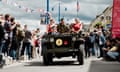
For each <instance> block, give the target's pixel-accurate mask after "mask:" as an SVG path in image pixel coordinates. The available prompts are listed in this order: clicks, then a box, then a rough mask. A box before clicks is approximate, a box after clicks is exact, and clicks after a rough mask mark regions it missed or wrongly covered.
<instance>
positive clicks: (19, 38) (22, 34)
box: [17, 28, 25, 41]
mask: <svg viewBox="0 0 120 72" xmlns="http://www.w3.org/2000/svg"><path fill="white" fill-rule="evenodd" d="M24 37H25V32H24V31H23V30H22V29H20V28H17V38H18V40H20V41H21V40H23V38H24Z"/></svg>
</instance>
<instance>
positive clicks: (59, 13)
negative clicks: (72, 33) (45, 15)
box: [52, 0, 67, 23]
mask: <svg viewBox="0 0 120 72" xmlns="http://www.w3.org/2000/svg"><path fill="white" fill-rule="evenodd" d="M57 5H58V22H59V23H60V19H61V2H60V0H59V1H58V3H57ZM53 10H54V7H52V11H53ZM64 10H65V11H67V8H66V7H65V9H64Z"/></svg>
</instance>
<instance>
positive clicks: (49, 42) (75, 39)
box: [41, 33, 84, 65]
mask: <svg viewBox="0 0 120 72" xmlns="http://www.w3.org/2000/svg"><path fill="white" fill-rule="evenodd" d="M82 42H83V41H82V40H81V39H80V37H79V35H78V34H71V33H67V34H50V35H47V34H46V35H44V36H43V38H42V50H41V51H42V52H41V53H42V54H41V55H42V56H43V64H44V65H49V64H52V63H53V58H55V57H56V58H61V57H69V56H72V58H77V61H78V62H79V65H83V63H84V60H83V52H82V50H81V49H80V44H81V43H82Z"/></svg>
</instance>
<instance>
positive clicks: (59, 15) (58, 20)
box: [58, 0, 60, 23]
mask: <svg viewBox="0 0 120 72" xmlns="http://www.w3.org/2000/svg"><path fill="white" fill-rule="evenodd" d="M58 22H59V23H60V0H59V6H58Z"/></svg>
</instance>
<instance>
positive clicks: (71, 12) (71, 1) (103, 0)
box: [0, 0, 113, 28]
mask: <svg viewBox="0 0 120 72" xmlns="http://www.w3.org/2000/svg"><path fill="white" fill-rule="evenodd" d="M0 1H1V0H0ZM7 1H8V0H7ZM49 1H50V4H49V5H50V8H49V11H50V14H51V15H52V17H53V18H54V19H55V20H56V21H58V3H59V2H60V5H61V12H60V13H61V18H62V17H64V19H66V21H68V20H69V21H72V20H73V19H74V18H76V17H77V12H76V6H77V0H49ZM9 2H12V3H15V2H17V3H18V4H19V5H21V6H24V7H26V8H31V9H33V10H36V9H38V8H40V9H42V10H44V11H46V4H47V0H9ZM78 2H79V6H80V9H79V12H78V17H79V18H80V20H81V21H82V22H83V23H85V24H89V23H90V22H91V21H92V20H93V19H95V17H96V15H98V14H100V13H102V12H103V10H105V8H106V7H108V6H110V5H112V2H113V0H78ZM52 8H54V10H52ZM65 8H67V10H66V11H65ZM0 13H2V14H6V13H9V14H11V15H12V16H14V17H15V18H16V19H17V20H18V21H20V22H21V23H24V24H25V23H29V25H30V27H31V28H32V27H38V25H39V20H40V14H41V12H33V13H30V12H26V11H25V10H23V9H21V8H18V7H17V6H15V5H13V4H10V3H5V2H0Z"/></svg>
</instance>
